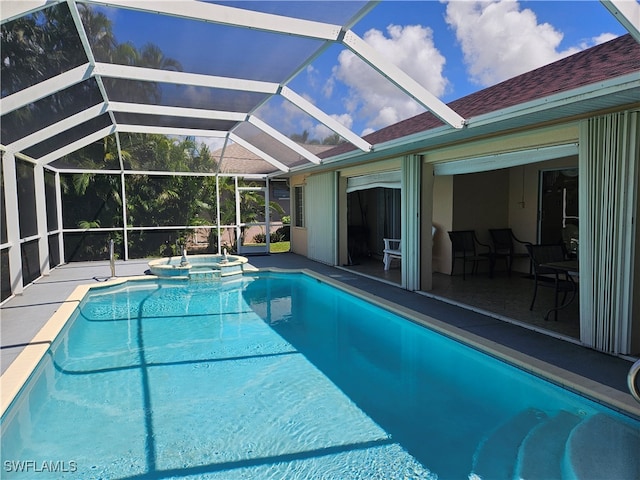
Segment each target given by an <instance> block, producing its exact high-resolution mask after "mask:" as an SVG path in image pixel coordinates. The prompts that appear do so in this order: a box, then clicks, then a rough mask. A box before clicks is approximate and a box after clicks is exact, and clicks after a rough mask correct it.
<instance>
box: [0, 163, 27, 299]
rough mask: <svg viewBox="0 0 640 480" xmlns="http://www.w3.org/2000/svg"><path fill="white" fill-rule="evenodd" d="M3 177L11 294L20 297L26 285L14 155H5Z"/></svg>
mask: <svg viewBox="0 0 640 480" xmlns="http://www.w3.org/2000/svg"><path fill="white" fill-rule="evenodd" d="M2 175H3V177H4V205H5V208H6V217H7V242H8V243H9V244H10V245H11V246H10V247H9V275H10V277H11V293H13V294H14V295H20V294H21V293H22V291H23V289H24V284H23V282H22V255H21V252H20V219H19V216H18V185H17V180H16V157H15V155H14V154H13V153H9V152H5V153H4V155H3V157H2Z"/></svg>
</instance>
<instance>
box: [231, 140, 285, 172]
mask: <svg viewBox="0 0 640 480" xmlns="http://www.w3.org/2000/svg"><path fill="white" fill-rule="evenodd" d="M229 140H231V141H233V142H234V143H237V144H238V145H240V146H241V147H244V148H246V149H247V150H249V151H250V152H251V153H254V154H256V155H257V156H259V157H260V158H262V159H263V160H265V161H267V162H269V163H270V164H271V165H273V166H274V167H276V168H277V169H279V170H282V171H283V172H288V171H289V167H287V166H286V165H285V164H284V163H282V162H279V161H278V160H276V159H275V158H273V157H272V156H271V155H269V154H268V153H265V152H263V151H262V150H260V149H259V148H258V147H256V146H255V145H252V144H251V143H249V142H247V141H246V140H243V139H242V138H240V137H239V136H238V135H236V134H235V133H233V132H231V133H229Z"/></svg>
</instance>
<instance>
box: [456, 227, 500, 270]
mask: <svg viewBox="0 0 640 480" xmlns="http://www.w3.org/2000/svg"><path fill="white" fill-rule="evenodd" d="M449 238H450V239H451V275H453V272H454V267H455V263H456V260H457V259H460V260H462V279H463V280H465V279H466V278H467V277H466V265H467V263H469V262H470V263H473V267H472V268H471V273H474V274H475V273H476V272H477V271H478V263H479V262H483V261H489V276H490V277H493V265H494V257H493V253H492V251H491V247H490V246H489V245H486V244H484V243H481V242H480V241H479V240H478V238H477V237H476V232H475V231H474V230H455V231H452V232H449ZM484 249H486V251H479V250H484Z"/></svg>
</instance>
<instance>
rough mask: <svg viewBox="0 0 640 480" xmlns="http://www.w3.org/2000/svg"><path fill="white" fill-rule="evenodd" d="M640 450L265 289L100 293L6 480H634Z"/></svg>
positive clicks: (40, 393)
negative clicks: (600, 479)
mask: <svg viewBox="0 0 640 480" xmlns="http://www.w3.org/2000/svg"><path fill="white" fill-rule="evenodd" d="M639 445H640V423H639V422H637V421H635V420H633V419H631V418H629V417H626V416H624V415H621V414H619V413H616V412H614V411H612V410H608V409H606V408H605V407H603V406H601V405H599V404H596V403H593V402H591V401H589V400H587V399H585V398H583V397H580V396H578V395H575V394H572V393H570V392H567V391H566V390H563V389H561V388H559V387H557V386H555V385H552V384H550V383H548V382H545V381H543V380H541V379H539V378H537V377H534V376H531V375H529V374H527V373H525V372H523V371H521V370H518V369H517V368H514V367H512V366H510V365H507V364H505V363H503V362H500V361H498V360H496V359H494V358H492V357H490V356H488V355H486V354H483V353H481V352H479V351H477V350H474V349H472V348H470V347H467V346H465V345H462V344H460V343H458V342H455V341H453V340H450V339H448V338H446V337H443V336H442V335H440V334H437V333H435V332H432V331H431V330H428V329H427V328H424V327H423V326H421V325H418V324H416V323H413V322H411V321H408V320H406V319H404V318H401V317H398V316H396V315H394V314H392V313H390V312H388V311H386V310H383V309H381V308H379V307H377V306H374V305H371V304H369V303H366V302H364V301H362V300H360V299H358V298H355V297H353V296H351V295H349V294H347V293H344V292H342V291H340V290H337V289H335V288H333V287H331V286H329V285H326V284H324V283H322V282H320V281H318V280H316V279H314V278H311V277H307V276H306V275H304V274H260V275H259V276H258V275H257V276H244V277H241V278H238V279H235V280H231V281H227V282H214V283H206V282H187V281H185V282H173V281H159V282H158V281H151V280H148V281H146V280H145V281H137V282H129V283H126V284H124V285H120V286H115V287H102V288H99V289H96V290H92V293H91V294H90V295H89V296H88V297H87V298H86V299H85V300H84V301H83V302H82V303H81V305H80V307H79V308H78V310H77V311H76V312H75V313H74V315H73V317H72V319H71V321H70V322H69V323H68V326H67V327H66V328H65V329H64V330H63V332H62V333H61V335H60V337H59V338H58V339H57V340H56V342H55V344H54V345H53V346H52V348H51V349H50V352H49V354H48V355H47V356H46V357H45V359H44V361H43V362H41V364H40V366H39V367H38V369H37V370H36V372H35V373H34V375H32V377H31V379H30V381H29V383H28V385H27V386H26V387H25V389H24V390H23V391H22V392H21V394H20V396H19V397H18V398H17V399H16V401H15V402H14V403H13V404H12V405H11V407H10V408H9V410H8V411H7V412H6V414H5V415H4V416H3V418H2V451H1V457H2V469H3V470H2V478H38V479H45V478H56V479H59V478H83V479H87V478H109V479H113V478H121V479H126V478H132V479H138V478H139V479H143V478H190V479H191V478H212V479H224V480H230V479H239V478H249V479H298V478H300V479H302V478H304V479H395V478H398V479H400V478H402V479H414V478H415V479H436V478H439V479H465V478H472V479H476V478H483V479H497V478H513V477H514V475H516V476H520V477H523V478H531V477H534V476H536V475H537V476H538V477H539V478H594V475H598V472H601V471H602V469H606V472H607V473H608V474H609V475H607V478H611V479H613V478H621V479H624V478H633V477H628V476H629V475H635V474H636V473H640V467H639V466H638V462H639V460H638V454H637V453H638V446H639ZM594 452H597V455H596V454H595V453H594ZM598 469H600V470H598ZM585 472H586V473H585ZM589 472H590V473H589ZM589 475H591V477H589ZM595 478H597V476H596V477H595ZM636 478H640V475H639V476H637V477H636Z"/></svg>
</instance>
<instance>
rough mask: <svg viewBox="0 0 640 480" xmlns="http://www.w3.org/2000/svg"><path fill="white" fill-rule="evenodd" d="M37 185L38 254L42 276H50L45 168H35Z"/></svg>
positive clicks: (34, 176)
mask: <svg viewBox="0 0 640 480" xmlns="http://www.w3.org/2000/svg"><path fill="white" fill-rule="evenodd" d="M33 182H34V185H35V202H36V227H37V229H38V236H39V239H38V253H39V255H40V274H41V275H49V269H50V263H49V238H48V235H47V194H46V192H45V186H44V167H43V166H42V165H36V166H35V167H34V168H33Z"/></svg>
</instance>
